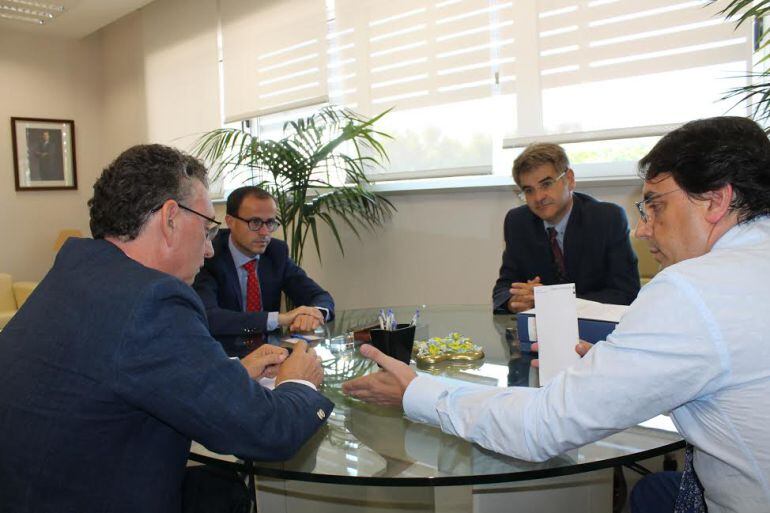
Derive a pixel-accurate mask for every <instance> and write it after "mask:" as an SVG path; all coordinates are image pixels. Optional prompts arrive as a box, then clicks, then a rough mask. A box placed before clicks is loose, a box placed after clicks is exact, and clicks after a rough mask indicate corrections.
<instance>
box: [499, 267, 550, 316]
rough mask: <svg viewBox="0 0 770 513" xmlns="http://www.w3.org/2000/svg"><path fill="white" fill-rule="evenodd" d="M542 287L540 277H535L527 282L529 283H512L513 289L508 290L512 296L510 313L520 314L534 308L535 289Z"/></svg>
mask: <svg viewBox="0 0 770 513" xmlns="http://www.w3.org/2000/svg"><path fill="white" fill-rule="evenodd" d="M540 285H542V283H540V276H535V277H534V278H532V279H531V280H527V283H521V282H515V283H511V288H510V289H509V290H508V292H510V294H511V298H510V299H509V300H508V304H507V307H508V311H509V312H511V313H519V312H523V311H524V310H529V309H530V308H534V307H535V287H539V286H540Z"/></svg>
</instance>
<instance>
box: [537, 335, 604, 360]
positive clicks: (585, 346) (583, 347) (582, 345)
mask: <svg viewBox="0 0 770 513" xmlns="http://www.w3.org/2000/svg"><path fill="white" fill-rule="evenodd" d="M592 347H594V345H593V344H591V343H590V342H586V341H585V340H581V341H580V342H578V343H577V345H576V346H575V352H576V353H577V354H579V355H580V357H581V358H583V357H584V356H585V355H586V354H587V353H588V351H590V350H591V348H592ZM539 348H540V346H539V345H538V343H537V342H535V343H534V344H532V351H533V352H535V353H536V352H537V351H538V349H539ZM530 365H532V366H533V367H540V361H539V360H538V359H537V358H535V359H534V360H532V361H531V362H530Z"/></svg>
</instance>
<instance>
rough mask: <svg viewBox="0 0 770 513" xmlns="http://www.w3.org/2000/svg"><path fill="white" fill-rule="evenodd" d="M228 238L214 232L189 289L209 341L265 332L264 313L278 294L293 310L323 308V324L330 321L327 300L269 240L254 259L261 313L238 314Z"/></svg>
mask: <svg viewBox="0 0 770 513" xmlns="http://www.w3.org/2000/svg"><path fill="white" fill-rule="evenodd" d="M229 238H230V230H221V231H220V232H219V235H217V237H216V238H215V239H214V242H213V246H214V256H213V257H211V258H207V259H206V261H205V263H204V264H203V268H202V269H201V270H200V272H199V273H198V276H196V277H195V283H194V284H193V288H194V289H195V291H196V292H197V293H198V295H199V296H200V297H201V299H202V300H203V305H204V306H205V307H206V315H207V316H208V320H209V327H210V328H211V334H212V335H214V336H215V337H218V336H224V335H250V334H253V333H261V332H265V331H267V314H268V312H278V311H280V309H281V291H283V292H285V293H286V295H287V296H289V299H291V300H292V302H294V304H295V305H297V306H301V305H307V306H321V307H324V308H326V309H327V310H329V319H328V320H332V319H334V300H333V299H332V296H331V295H330V294H329V293H328V292H326V291H325V290H324V289H322V288H321V287H320V286H319V285H318V284H317V283H316V282H314V281H313V280H312V279H311V278H310V277H309V276H308V275H307V274H306V273H305V271H303V270H302V268H301V267H299V266H298V265H297V264H295V263H294V261H292V259H291V258H289V248H288V246H287V245H286V243H285V242H284V241H282V240H279V239H272V240H271V241H270V244H268V245H267V249H266V250H265V252H264V253H263V254H262V255H261V256H260V257H259V265H258V266H257V277H258V279H259V288H260V291H261V292H262V311H261V312H244V311H243V300H242V294H241V286H240V283H239V282H238V274H237V271H236V270H235V263H234V262H233V256H232V254H231V253H230V246H229V244H228V240H229Z"/></svg>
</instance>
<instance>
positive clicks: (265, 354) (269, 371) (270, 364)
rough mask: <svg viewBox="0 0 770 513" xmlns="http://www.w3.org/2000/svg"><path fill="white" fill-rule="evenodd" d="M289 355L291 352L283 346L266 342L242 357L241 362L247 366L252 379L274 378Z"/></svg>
mask: <svg viewBox="0 0 770 513" xmlns="http://www.w3.org/2000/svg"><path fill="white" fill-rule="evenodd" d="M288 355H289V352H288V351H287V350H286V349H284V348H282V347H278V346H273V345H270V344H264V345H262V346H260V347H259V348H258V349H257V350H256V351H252V352H251V353H250V354H249V355H248V356H245V357H244V358H241V364H243V366H244V367H246V370H247V371H248V373H249V376H251V379H259V378H274V377H275V376H276V375H277V374H278V366H279V365H280V364H282V363H283V361H284V360H286V357H287V356H288Z"/></svg>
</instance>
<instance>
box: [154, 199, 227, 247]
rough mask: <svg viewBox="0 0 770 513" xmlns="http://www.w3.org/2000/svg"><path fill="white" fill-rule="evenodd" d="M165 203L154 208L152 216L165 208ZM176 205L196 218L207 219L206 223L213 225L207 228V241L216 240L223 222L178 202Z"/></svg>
mask: <svg viewBox="0 0 770 513" xmlns="http://www.w3.org/2000/svg"><path fill="white" fill-rule="evenodd" d="M166 201H168V200H166ZM165 203H166V202H165V201H164V202H163V203H161V204H160V205H158V206H157V207H155V208H153V209H152V210H150V213H151V214H154V213H155V212H157V211H158V210H160V209H161V208H163V205H164V204H165ZM176 204H177V205H178V206H179V208H181V209H182V210H186V211H188V212H191V213H193V214H195V215H196V216H199V217H202V218H203V219H205V220H206V221H208V222H209V223H211V224H210V225H208V226H206V240H209V241H212V240H214V237H216V236H217V233H219V226H220V225H221V224H222V222H221V221H217V220H216V219H214V218H213V217H209V216H207V215H203V214H201V213H200V212H198V211H197V210H193V209H191V208H190V207H187V206H185V205H182V204H181V203H179V202H178V201H177V203H176Z"/></svg>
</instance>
